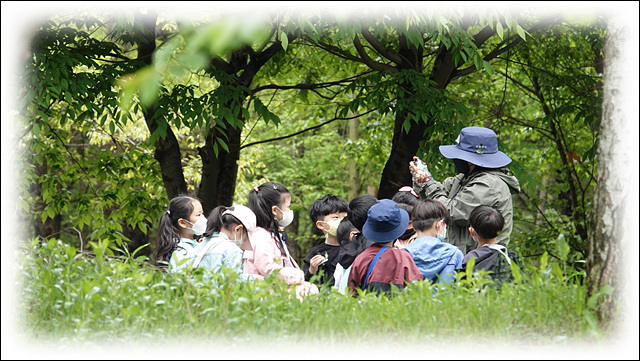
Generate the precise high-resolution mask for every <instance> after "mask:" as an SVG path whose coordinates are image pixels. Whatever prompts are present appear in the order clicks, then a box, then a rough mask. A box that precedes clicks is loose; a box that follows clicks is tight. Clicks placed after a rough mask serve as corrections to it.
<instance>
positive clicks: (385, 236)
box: [362, 208, 409, 243]
mask: <svg viewBox="0 0 640 361" xmlns="http://www.w3.org/2000/svg"><path fill="white" fill-rule="evenodd" d="M400 211H401V212H400V224H398V226H397V227H396V228H394V229H391V230H389V231H386V232H378V231H376V230H374V229H373V228H371V224H369V223H365V224H364V226H363V227H362V235H364V236H365V237H366V238H367V239H369V240H371V241H374V242H376V243H387V242H391V241H394V240H396V239H398V237H400V236H402V234H403V233H404V232H405V231H406V230H407V227H408V226H409V213H407V211H405V210H404V209H402V208H400Z"/></svg>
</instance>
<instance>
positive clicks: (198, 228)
mask: <svg viewBox="0 0 640 361" xmlns="http://www.w3.org/2000/svg"><path fill="white" fill-rule="evenodd" d="M185 221H187V220H186V219H185ZM187 222H188V223H189V224H191V225H192V227H191V230H192V231H193V233H195V234H196V235H197V236H199V235H201V234H204V232H205V231H206V230H207V218H206V217H204V216H202V217H200V219H198V221H197V222H196V223H191V222H189V221H187Z"/></svg>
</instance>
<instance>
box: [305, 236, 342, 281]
mask: <svg viewBox="0 0 640 361" xmlns="http://www.w3.org/2000/svg"><path fill="white" fill-rule="evenodd" d="M325 253H326V257H327V258H328V259H329V260H328V261H326V262H325V263H323V264H321V265H320V266H318V270H317V271H316V273H315V274H311V273H309V267H310V266H311V259H312V258H313V257H314V256H315V255H318V254H319V255H321V256H323V257H325ZM339 253H340V246H332V245H329V244H326V243H321V244H319V245H317V246H315V247H313V248H311V249H310V250H309V253H307V257H305V258H304V264H303V265H302V270H303V271H304V279H305V280H306V281H310V280H311V277H313V276H316V275H320V278H319V279H317V277H316V281H315V283H316V284H318V285H320V284H325V283H328V284H329V285H330V286H333V272H335V270H336V264H337V258H338V254H339Z"/></svg>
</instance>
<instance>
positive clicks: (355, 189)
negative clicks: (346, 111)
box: [347, 118, 362, 202]
mask: <svg viewBox="0 0 640 361" xmlns="http://www.w3.org/2000/svg"><path fill="white" fill-rule="evenodd" d="M359 123H360V121H359V120H358V119H357V118H354V119H351V120H349V139H351V141H352V142H354V143H355V142H357V141H358V124H359ZM348 163H349V193H348V198H349V200H351V199H353V198H355V197H357V196H358V195H359V194H360V190H361V189H362V184H360V173H359V172H358V168H357V167H356V160H355V159H353V158H352V157H349V160H348ZM349 200H347V202H348V201H349Z"/></svg>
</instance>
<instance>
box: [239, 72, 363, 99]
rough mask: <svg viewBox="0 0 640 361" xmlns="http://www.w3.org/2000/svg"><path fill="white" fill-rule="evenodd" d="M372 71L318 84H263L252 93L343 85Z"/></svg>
mask: <svg viewBox="0 0 640 361" xmlns="http://www.w3.org/2000/svg"><path fill="white" fill-rule="evenodd" d="M369 73H371V72H370V71H367V72H364V73H362V74H358V75H354V76H352V77H349V78H346V79H342V80H336V81H331V82H325V83H316V84H295V85H275V84H269V85H263V86H259V87H255V88H254V89H253V90H252V91H251V94H252V95H253V94H256V93H258V92H260V91H263V90H268V89H277V90H291V89H306V90H314V89H324V88H329V87H332V86H335V85H341V84H344V83H349V82H352V81H354V80H356V79H357V78H360V77H362V76H364V75H367V74H369Z"/></svg>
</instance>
